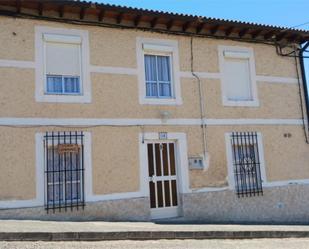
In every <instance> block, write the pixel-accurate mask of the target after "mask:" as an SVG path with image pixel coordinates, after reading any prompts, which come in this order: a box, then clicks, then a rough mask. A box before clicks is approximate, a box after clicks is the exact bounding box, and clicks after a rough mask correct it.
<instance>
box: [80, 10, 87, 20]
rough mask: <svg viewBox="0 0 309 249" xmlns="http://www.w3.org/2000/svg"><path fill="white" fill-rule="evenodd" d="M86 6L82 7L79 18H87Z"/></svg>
mask: <svg viewBox="0 0 309 249" xmlns="http://www.w3.org/2000/svg"><path fill="white" fill-rule="evenodd" d="M85 13H86V8H84V7H82V8H80V12H79V19H81V20H83V19H84V18H85Z"/></svg>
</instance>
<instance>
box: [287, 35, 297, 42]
mask: <svg viewBox="0 0 309 249" xmlns="http://www.w3.org/2000/svg"><path fill="white" fill-rule="evenodd" d="M298 38H300V37H299V35H298V34H293V35H291V36H289V37H288V38H287V40H288V41H289V42H297V40H298Z"/></svg>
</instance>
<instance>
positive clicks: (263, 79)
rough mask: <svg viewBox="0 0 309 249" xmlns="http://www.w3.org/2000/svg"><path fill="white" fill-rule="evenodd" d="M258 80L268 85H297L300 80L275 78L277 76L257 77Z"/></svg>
mask: <svg viewBox="0 0 309 249" xmlns="http://www.w3.org/2000/svg"><path fill="white" fill-rule="evenodd" d="M256 80H257V81H259V82H266V83H279V84H280V83H281V84H297V83H298V79H297V78H292V77H275V76H265V75H257V76H256Z"/></svg>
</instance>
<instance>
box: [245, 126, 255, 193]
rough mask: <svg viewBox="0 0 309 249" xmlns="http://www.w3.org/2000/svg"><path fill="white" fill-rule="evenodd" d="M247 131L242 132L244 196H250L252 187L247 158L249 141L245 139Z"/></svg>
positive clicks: (248, 155)
mask: <svg viewBox="0 0 309 249" xmlns="http://www.w3.org/2000/svg"><path fill="white" fill-rule="evenodd" d="M248 134H249V133H248V132H244V133H243V136H242V137H243V139H244V145H243V147H244V150H245V151H244V152H245V153H244V156H245V157H244V158H245V161H244V165H243V166H244V169H245V179H246V181H245V183H246V196H248V195H250V196H251V189H252V187H253V186H252V185H251V180H250V166H251V164H250V161H249V160H250V159H249V157H250V147H249V146H250V143H249V141H247V138H248Z"/></svg>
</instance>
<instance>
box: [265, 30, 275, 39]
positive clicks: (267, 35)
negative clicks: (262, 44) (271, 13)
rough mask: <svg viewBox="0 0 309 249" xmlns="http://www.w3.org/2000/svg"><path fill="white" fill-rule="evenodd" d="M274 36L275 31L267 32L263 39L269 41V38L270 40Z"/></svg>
mask: <svg viewBox="0 0 309 249" xmlns="http://www.w3.org/2000/svg"><path fill="white" fill-rule="evenodd" d="M274 34H275V31H273V30H272V31H269V32H267V33H266V34H265V35H264V39H266V40H267V39H269V38H271V37H272V36H273V35H274Z"/></svg>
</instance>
